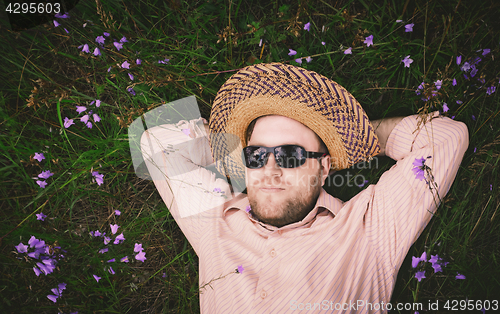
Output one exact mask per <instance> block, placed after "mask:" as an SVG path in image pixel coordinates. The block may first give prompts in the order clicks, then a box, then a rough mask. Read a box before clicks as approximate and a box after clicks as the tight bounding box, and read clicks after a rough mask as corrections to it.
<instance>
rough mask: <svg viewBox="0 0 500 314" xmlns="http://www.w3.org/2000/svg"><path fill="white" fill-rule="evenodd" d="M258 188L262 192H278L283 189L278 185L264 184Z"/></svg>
mask: <svg viewBox="0 0 500 314" xmlns="http://www.w3.org/2000/svg"><path fill="white" fill-rule="evenodd" d="M259 190H261V191H262V192H265V193H278V192H281V191H284V190H285V189H283V188H278V187H271V186H269V187H268V186H264V187H261V188H260V189H259Z"/></svg>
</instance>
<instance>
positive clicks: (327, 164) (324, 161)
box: [321, 155, 331, 186]
mask: <svg viewBox="0 0 500 314" xmlns="http://www.w3.org/2000/svg"><path fill="white" fill-rule="evenodd" d="M321 167H322V171H321V173H322V175H321V186H323V185H325V180H326V178H327V177H328V176H329V175H330V172H331V169H330V168H331V157H330V155H326V156H325V157H323V158H321Z"/></svg>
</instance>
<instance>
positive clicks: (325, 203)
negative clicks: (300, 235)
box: [222, 189, 343, 231]
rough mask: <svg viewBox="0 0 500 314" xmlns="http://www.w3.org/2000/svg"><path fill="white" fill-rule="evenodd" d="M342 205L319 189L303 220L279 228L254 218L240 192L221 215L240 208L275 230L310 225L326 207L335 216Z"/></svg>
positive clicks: (248, 204) (264, 225) (244, 197)
mask: <svg viewBox="0 0 500 314" xmlns="http://www.w3.org/2000/svg"><path fill="white" fill-rule="evenodd" d="M342 206H343V202H342V201H341V200H340V199H338V198H335V197H333V196H331V195H330V194H328V193H327V192H326V191H325V189H321V192H320V193H319V196H318V200H317V201H316V205H315V206H314V208H313V209H312V210H311V212H309V214H307V216H306V217H305V218H304V219H303V220H301V221H298V222H295V223H293V224H289V225H286V226H283V227H281V228H278V227H275V226H270V225H267V224H265V223H261V222H259V221H258V220H257V219H256V218H254V217H253V215H252V214H251V213H250V212H248V211H247V208H249V207H250V203H249V201H248V197H247V196H246V194H243V193H241V194H240V195H238V196H237V197H236V199H235V200H234V202H233V203H232V204H231V205H229V206H227V207H226V208H224V212H223V214H222V217H223V218H225V217H226V213H227V212H228V211H229V210H232V209H233V210H234V209H238V210H242V211H245V212H247V213H248V218H249V219H250V220H252V221H253V222H255V223H259V224H261V225H262V226H263V227H265V228H266V229H268V230H271V231H274V230H277V229H291V228H297V227H302V226H307V225H310V224H311V222H312V221H313V219H314V218H315V217H316V215H317V214H318V212H320V211H322V210H323V209H327V210H329V211H330V212H331V213H332V214H333V215H334V216H337V215H338V213H339V211H340V210H341V209H342Z"/></svg>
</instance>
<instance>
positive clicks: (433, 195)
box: [361, 111, 469, 269]
mask: <svg viewBox="0 0 500 314" xmlns="http://www.w3.org/2000/svg"><path fill="white" fill-rule="evenodd" d="M395 120H396V118H394V119H392V121H391V122H386V123H384V122H382V123H376V122H375V123H374V127H375V128H377V125H378V126H379V128H380V127H382V128H381V129H379V132H381V133H382V134H381V136H380V137H381V140H382V141H385V143H384V146H385V149H384V153H385V154H386V156H388V157H390V158H392V159H394V160H396V164H395V165H393V166H392V167H391V169H389V170H387V171H386V172H384V173H383V174H382V176H381V177H380V179H379V181H378V183H377V184H376V185H374V186H369V187H368V188H367V190H366V195H363V196H362V197H361V198H362V199H363V200H366V202H367V203H368V204H369V206H368V209H367V211H366V213H365V215H364V221H365V226H366V230H367V234H368V235H369V237H370V238H371V241H372V244H373V246H374V247H375V248H376V251H377V252H378V254H380V256H381V257H382V258H383V259H384V260H385V261H387V262H388V263H389V264H388V265H390V266H389V268H392V269H394V268H399V266H400V265H401V263H402V261H403V260H404V258H405V256H406V254H407V252H408V249H409V248H410V247H411V245H412V244H413V243H414V242H415V240H416V239H417V238H418V236H419V235H420V234H421V232H422V231H423V230H424V228H425V227H426V225H427V224H428V222H429V220H430V219H431V218H432V215H433V213H434V212H435V211H436V209H437V206H438V205H439V203H440V199H441V200H442V199H443V198H444V197H445V195H446V194H447V193H448V191H449V189H450V187H451V185H452V183H453V181H454V179H455V176H456V174H457V172H458V169H459V167H460V163H461V161H462V158H463V156H464V153H465V151H466V150H467V147H468V144H469V134H468V131H467V126H466V125H465V124H464V123H463V122H459V121H454V120H452V119H450V118H447V117H442V116H439V113H438V112H437V111H436V112H434V113H433V114H432V117H431V119H427V122H426V123H425V124H423V123H422V124H420V125H419V124H418V122H419V116H418V115H412V116H408V117H405V118H403V119H402V120H401V119H400V121H399V123H397V124H396V125H395V126H393V125H394V122H395ZM388 121H390V120H388ZM391 128H393V129H392V131H391V132H389V131H388V130H389V129H391ZM384 133H386V134H387V133H388V134H389V136H388V137H384V136H385V134H384ZM422 158H423V159H424V160H425V166H427V167H429V168H430V169H431V171H432V175H433V176H434V181H435V183H436V184H437V187H436V186H434V185H433V184H432V182H427V181H430V177H429V176H428V174H427V173H425V172H424V173H425V179H424V178H422V179H420V178H419V177H417V176H416V174H415V170H414V169H415V168H416V167H417V166H416V165H418V162H417V161H419V160H422ZM420 165H421V163H420ZM421 168H422V169H423V167H421ZM431 188H432V189H431ZM437 194H438V195H439V197H438V195H437Z"/></svg>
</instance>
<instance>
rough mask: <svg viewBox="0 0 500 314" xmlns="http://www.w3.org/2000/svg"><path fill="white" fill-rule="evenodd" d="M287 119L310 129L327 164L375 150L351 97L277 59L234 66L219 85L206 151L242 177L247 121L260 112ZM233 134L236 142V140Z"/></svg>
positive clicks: (340, 164) (341, 165)
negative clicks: (235, 69)
mask: <svg viewBox="0 0 500 314" xmlns="http://www.w3.org/2000/svg"><path fill="white" fill-rule="evenodd" d="M270 114H276V115H282V116H286V117H289V118H292V119H294V120H296V121H298V122H300V123H302V124H304V125H306V126H307V127H309V128H310V129H311V130H313V131H314V132H315V133H316V134H317V135H318V136H319V137H320V138H321V139H322V140H323V142H324V143H325V145H326V146H327V148H328V151H329V153H330V155H331V157H332V158H331V160H332V169H334V170H341V169H345V168H347V167H349V166H351V165H353V164H355V163H357V162H359V161H362V160H366V159H368V158H370V157H372V156H375V155H376V154H378V152H379V150H380V147H379V144H378V138H377V136H376V134H375V132H374V129H373V126H372V125H371V123H370V121H369V119H368V117H367V115H366V113H365V112H364V110H363V108H362V107H361V105H360V104H359V103H358V102H357V100H356V99H355V98H354V97H353V96H352V95H351V94H350V93H349V92H347V91H346V90H345V89H344V88H343V87H342V86H340V85H338V84H337V83H335V82H334V81H332V80H330V79H328V78H326V77H324V76H322V75H320V74H317V73H316V72H312V71H308V70H305V69H302V68H298V67H294V66H290V65H284V64H281V63H271V64H259V65H256V66H250V67H247V68H244V69H242V70H240V71H239V72H238V73H236V74H235V75H233V76H232V77H231V78H230V79H229V80H228V81H227V82H226V83H225V84H224V85H223V86H222V87H221V89H220V90H219V93H218V94H217V97H216V99H215V101H214V104H213V106H212V112H211V116H210V129H211V132H212V133H213V134H217V133H219V134H234V135H236V137H233V138H232V139H231V140H228V136H214V137H213V138H212V140H211V148H212V155H213V158H214V160H215V161H216V166H217V169H218V170H219V171H220V172H221V173H223V174H226V175H228V176H235V177H238V178H241V177H244V173H245V172H244V170H245V169H244V166H243V162H242V160H241V149H242V148H243V147H244V146H246V144H247V143H246V139H245V135H246V131H247V128H248V125H249V124H250V122H251V121H252V120H254V119H255V118H258V117H260V116H264V115H270ZM235 139H239V140H240V143H236V142H235V141H236V140H235Z"/></svg>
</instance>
